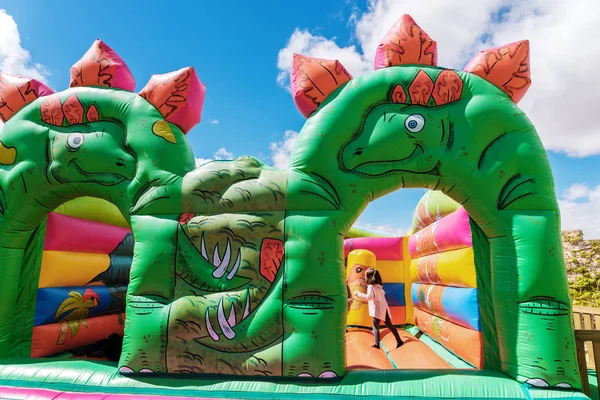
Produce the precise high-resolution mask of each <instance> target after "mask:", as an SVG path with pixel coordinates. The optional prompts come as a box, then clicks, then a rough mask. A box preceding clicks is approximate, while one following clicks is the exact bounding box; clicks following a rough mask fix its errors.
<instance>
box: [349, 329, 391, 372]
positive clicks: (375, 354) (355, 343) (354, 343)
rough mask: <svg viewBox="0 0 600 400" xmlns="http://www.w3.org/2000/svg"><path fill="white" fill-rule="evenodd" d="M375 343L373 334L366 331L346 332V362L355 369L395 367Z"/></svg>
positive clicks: (351, 368) (350, 367) (350, 368)
mask: <svg viewBox="0 0 600 400" xmlns="http://www.w3.org/2000/svg"><path fill="white" fill-rule="evenodd" d="M372 345H373V334H372V333H369V332H364V331H362V332H361V331H356V332H348V333H346V364H347V368H348V369H349V370H353V369H394V366H393V365H392V363H391V361H390V360H389V358H388V357H387V356H386V355H385V353H384V352H383V351H381V350H379V349H376V348H374V347H371V346H372Z"/></svg>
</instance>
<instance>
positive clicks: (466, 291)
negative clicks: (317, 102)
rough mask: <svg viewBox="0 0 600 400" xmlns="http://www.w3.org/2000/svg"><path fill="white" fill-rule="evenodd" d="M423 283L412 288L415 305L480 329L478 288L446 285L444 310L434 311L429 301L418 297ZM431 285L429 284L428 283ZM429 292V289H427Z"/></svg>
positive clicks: (457, 322) (474, 328) (471, 327)
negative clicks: (429, 305)
mask: <svg viewBox="0 0 600 400" xmlns="http://www.w3.org/2000/svg"><path fill="white" fill-rule="evenodd" d="M420 286H421V284H413V285H412V288H411V294H412V300H413V303H414V304H415V307H417V308H420V309H421V310H423V311H427V312H429V313H433V314H436V315H437V316H438V317H442V318H444V319H447V320H449V321H452V322H454V323H456V324H458V325H461V326H464V327H465V328H469V329H473V330H476V331H479V330H480V329H481V328H480V320H479V303H478V301H477V289H474V288H456V287H451V286H445V287H443V288H444V292H443V294H442V308H443V312H437V313H435V312H433V311H435V310H432V309H431V308H429V307H428V304H427V302H426V301H425V302H424V301H423V299H419V298H418V291H419V287H420ZM427 286H429V285H427ZM425 292H427V291H425Z"/></svg>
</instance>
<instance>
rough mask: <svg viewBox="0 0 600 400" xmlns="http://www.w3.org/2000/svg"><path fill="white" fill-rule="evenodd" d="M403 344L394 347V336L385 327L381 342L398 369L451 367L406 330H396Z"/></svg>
mask: <svg viewBox="0 0 600 400" xmlns="http://www.w3.org/2000/svg"><path fill="white" fill-rule="evenodd" d="M398 333H399V334H400V338H401V339H402V341H403V342H404V345H403V346H401V347H399V348H396V338H394V335H392V333H391V332H390V331H388V330H387V329H386V330H385V331H382V332H381V334H382V337H383V339H381V343H382V344H383V347H384V348H385V349H386V350H387V355H388V357H390V358H391V359H392V360H393V361H394V364H396V368H398V369H452V367H451V366H450V364H448V363H447V362H446V361H444V360H443V359H442V358H441V357H440V356H438V355H437V354H435V351H433V350H432V349H431V347H429V346H427V345H426V344H425V343H423V342H421V341H420V340H419V339H417V338H416V337H414V336H413V335H411V334H410V333H408V332H405V331H403V330H400V329H399V330H398Z"/></svg>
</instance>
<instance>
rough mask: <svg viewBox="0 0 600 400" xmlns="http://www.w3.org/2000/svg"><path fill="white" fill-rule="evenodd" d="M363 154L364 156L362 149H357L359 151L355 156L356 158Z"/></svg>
mask: <svg viewBox="0 0 600 400" xmlns="http://www.w3.org/2000/svg"><path fill="white" fill-rule="evenodd" d="M361 154H362V149H357V150H356V151H355V152H354V155H355V156H360V155H361Z"/></svg>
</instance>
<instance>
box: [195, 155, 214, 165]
mask: <svg viewBox="0 0 600 400" xmlns="http://www.w3.org/2000/svg"><path fill="white" fill-rule="evenodd" d="M209 161H212V158H202V157H200V158H196V167H199V166H201V165H202V164H206V163H207V162H209Z"/></svg>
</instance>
